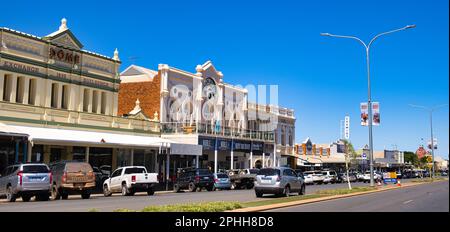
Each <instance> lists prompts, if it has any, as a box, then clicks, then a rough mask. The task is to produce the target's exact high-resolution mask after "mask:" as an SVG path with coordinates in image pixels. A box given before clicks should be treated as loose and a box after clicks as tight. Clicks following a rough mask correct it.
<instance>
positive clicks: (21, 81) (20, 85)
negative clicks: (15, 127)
mask: <svg viewBox="0 0 450 232" xmlns="http://www.w3.org/2000/svg"><path fill="white" fill-rule="evenodd" d="M16 81H17V85H16V102H17V103H22V102H23V94H24V88H25V77H18V78H17V80H16Z"/></svg>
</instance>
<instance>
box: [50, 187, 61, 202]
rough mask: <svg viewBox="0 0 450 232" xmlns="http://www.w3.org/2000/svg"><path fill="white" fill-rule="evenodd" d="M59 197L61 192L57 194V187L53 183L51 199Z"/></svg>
mask: <svg viewBox="0 0 450 232" xmlns="http://www.w3.org/2000/svg"><path fill="white" fill-rule="evenodd" d="M60 198H61V194H59V190H58V188H56V185H53V187H52V200H59V199H60Z"/></svg>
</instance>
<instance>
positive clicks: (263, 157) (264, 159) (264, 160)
mask: <svg viewBox="0 0 450 232" xmlns="http://www.w3.org/2000/svg"><path fill="white" fill-rule="evenodd" d="M262 167H263V168H265V167H266V153H264V152H263V153H262Z"/></svg>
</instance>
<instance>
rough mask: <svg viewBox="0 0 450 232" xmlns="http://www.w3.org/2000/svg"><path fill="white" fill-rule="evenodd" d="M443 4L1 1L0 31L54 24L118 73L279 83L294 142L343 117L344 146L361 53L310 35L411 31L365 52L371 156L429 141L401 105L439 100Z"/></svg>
mask: <svg viewBox="0 0 450 232" xmlns="http://www.w3.org/2000/svg"><path fill="white" fill-rule="evenodd" d="M448 7H449V6H448V1H446V0H436V1H425V0H423V1H411V0H402V1H390V0H379V1H332V0H330V1H280V0H278V1H247V2H243V1H220V2H219V1H152V2H144V1H131V0H128V1H121V2H119V1H104V2H101V3H100V2H97V1H80V0H79V1H72V2H70V4H66V3H65V2H64V1H45V2H42V1H10V2H8V4H2V13H1V14H0V26H5V27H9V28H13V29H16V30H20V31H23V32H27V33H31V34H35V35H38V36H43V35H46V34H48V33H50V32H53V31H55V30H56V29H57V28H58V26H59V24H60V19H61V18H62V17H66V18H67V20H68V26H69V28H70V29H71V30H72V31H73V32H74V34H75V35H76V36H77V37H78V39H79V40H80V41H81V42H82V43H83V44H84V45H85V49H88V50H91V51H95V52H98V53H101V54H105V55H109V56H112V53H113V50H114V49H115V48H116V47H117V48H119V51H120V57H121V59H122V61H123V65H122V68H121V69H122V70H123V69H125V68H126V67H127V66H128V65H130V59H129V58H130V57H135V59H136V60H135V63H136V64H138V65H142V66H145V67H148V68H152V69H156V68H157V65H158V64H159V63H167V64H169V65H171V66H174V67H178V68H181V69H184V70H188V71H192V72H194V71H195V66H196V65H197V64H202V63H203V62H205V61H206V60H212V61H213V63H214V64H215V66H216V67H217V68H218V69H219V70H220V71H222V72H223V73H224V78H225V81H226V82H229V83H231V84H241V85H247V84H278V85H279V92H280V96H279V103H280V104H281V105H283V106H286V107H289V108H293V109H295V111H296V117H297V123H296V141H297V142H300V141H302V140H304V139H305V138H306V137H308V136H310V137H311V138H312V140H313V141H314V142H317V143H328V142H331V141H334V140H336V139H338V137H339V121H340V120H341V119H343V118H344V116H345V115H346V114H348V115H349V116H350V117H351V140H352V142H353V143H354V144H355V146H356V147H361V146H363V145H364V144H366V143H367V141H368V139H367V128H365V127H364V128H363V127H361V126H360V125H359V103H360V102H362V101H366V99H367V79H366V69H365V60H364V58H365V57H364V50H363V48H362V47H361V45H359V44H358V43H357V42H356V41H352V40H345V39H334V38H327V37H321V36H319V33H320V32H330V33H335V34H351V35H356V36H359V37H360V38H362V39H364V40H366V41H367V40H369V39H370V38H371V37H372V36H374V35H375V34H377V33H379V32H383V31H387V30H390V29H395V28H399V27H403V26H405V25H407V24H417V28H415V29H412V30H408V31H403V32H400V33H396V34H392V35H389V36H386V37H384V38H380V39H379V40H377V41H376V42H375V44H374V45H373V47H372V49H373V50H372V56H371V60H372V73H371V74H372V78H373V79H372V87H373V88H372V91H373V92H372V93H373V95H372V96H373V100H374V101H379V102H380V111H381V126H379V127H376V128H374V146H375V149H383V148H392V145H393V144H396V145H397V146H398V148H399V149H402V150H414V151H415V149H416V148H417V147H418V145H419V144H420V143H421V138H426V140H428V138H429V137H430V133H429V121H428V115H427V114H426V113H425V112H423V111H419V110H416V109H413V108H410V107H409V106H408V104H409V103H413V104H420V105H436V104H445V103H448V99H449V82H448V81H449V66H448V62H449V47H448V44H449V31H448V28H449V25H448V19H449V13H448ZM448 112H449V111H448V108H445V109H442V110H440V111H438V112H436V113H435V115H434V125H435V126H434V131H435V135H436V137H437V138H438V141H439V149H438V150H437V154H438V155H441V156H443V157H448V150H449V145H448V140H449V124H448V121H449V116H448V115H449V114H448Z"/></svg>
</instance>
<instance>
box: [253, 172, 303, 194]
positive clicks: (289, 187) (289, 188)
mask: <svg viewBox="0 0 450 232" xmlns="http://www.w3.org/2000/svg"><path fill="white" fill-rule="evenodd" d="M305 188H306V187H305V181H304V179H303V178H302V177H301V176H299V175H297V173H295V171H294V170H292V169H290V168H286V167H279V168H263V169H261V170H260V171H259V173H258V175H257V176H256V182H255V194H256V197H262V196H263V194H276V195H283V196H286V197H288V196H290V194H291V192H298V193H299V195H303V194H305Z"/></svg>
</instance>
